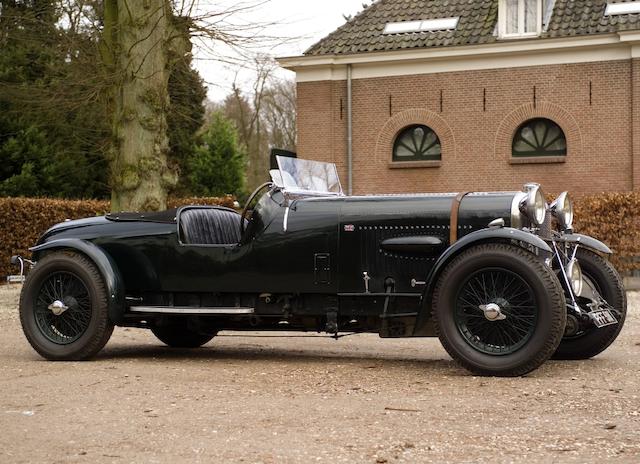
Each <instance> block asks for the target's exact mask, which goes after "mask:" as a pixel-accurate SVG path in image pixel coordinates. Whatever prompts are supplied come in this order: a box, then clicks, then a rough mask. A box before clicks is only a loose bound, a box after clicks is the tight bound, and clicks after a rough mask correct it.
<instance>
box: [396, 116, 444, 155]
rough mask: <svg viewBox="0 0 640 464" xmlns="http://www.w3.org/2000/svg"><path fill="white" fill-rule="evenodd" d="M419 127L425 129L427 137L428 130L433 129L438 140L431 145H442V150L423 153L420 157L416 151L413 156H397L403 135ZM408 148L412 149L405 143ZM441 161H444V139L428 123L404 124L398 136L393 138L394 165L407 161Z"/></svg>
mask: <svg viewBox="0 0 640 464" xmlns="http://www.w3.org/2000/svg"><path fill="white" fill-rule="evenodd" d="M417 128H422V129H424V130H425V137H426V136H427V134H428V131H431V132H432V133H433V135H435V137H436V142H435V143H434V144H432V145H431V146H433V145H435V144H437V145H438V146H439V147H440V152H439V153H438V154H437V155H423V156H420V157H417V156H416V154H415V153H414V156H411V157H398V156H396V151H397V149H398V145H399V144H400V139H401V138H402V136H403V135H404V134H405V133H406V132H409V131H413V130H415V129H417ZM403 145H404V146H405V147H406V148H407V149H408V150H411V148H410V147H408V146H407V145H405V144H403ZM440 161H442V141H441V140H440V136H439V135H438V133H437V132H436V131H435V130H434V129H433V128H431V127H429V126H427V125H426V124H420V123H415V124H409V125H407V126H404V127H403V128H402V129H400V130H399V131H398V132H397V133H396V136H395V137H394V139H393V147H392V149H391V162H392V163H393V164H394V165H403V164H406V163H424V162H437V163H439V162H440Z"/></svg>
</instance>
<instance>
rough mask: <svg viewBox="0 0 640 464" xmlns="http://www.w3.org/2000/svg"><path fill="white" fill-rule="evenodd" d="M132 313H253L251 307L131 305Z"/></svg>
mask: <svg viewBox="0 0 640 464" xmlns="http://www.w3.org/2000/svg"><path fill="white" fill-rule="evenodd" d="M129 311H131V312H133V313H160V314H187V315H189V314H193V315H199V314H253V313H254V309H253V308H235V307H233V308H191V307H188V306H131V307H130V308H129Z"/></svg>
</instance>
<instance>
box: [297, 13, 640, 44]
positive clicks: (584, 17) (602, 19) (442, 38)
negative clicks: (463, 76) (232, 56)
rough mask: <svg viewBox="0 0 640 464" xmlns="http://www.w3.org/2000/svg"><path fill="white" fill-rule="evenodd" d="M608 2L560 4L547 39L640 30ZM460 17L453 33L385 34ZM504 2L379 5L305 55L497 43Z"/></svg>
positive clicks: (634, 19) (639, 18)
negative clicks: (390, 28) (402, 25)
mask: <svg viewBox="0 0 640 464" xmlns="http://www.w3.org/2000/svg"><path fill="white" fill-rule="evenodd" d="M606 3H607V0H555V4H554V7H553V12H552V14H551V18H550V19H549V23H548V24H547V27H546V28H545V32H543V33H542V36H541V37H542V38H545V37H572V36H576V35H588V34H605V33H610V32H616V31H628V30H637V29H640V23H639V21H640V15H639V14H631V15H617V16H610V17H607V16H604V10H605V7H606ZM455 16H459V17H460V20H459V22H458V27H457V28H456V30H453V31H435V32H422V33H408V34H383V31H384V28H385V25H386V24H387V23H390V22H399V21H416V20H423V19H438V18H449V17H455ZM497 20H498V0H378V1H376V2H374V3H373V4H372V5H370V6H369V7H368V8H365V9H364V10H363V11H362V12H360V13H359V14H358V15H356V16H355V17H354V18H353V19H351V20H350V21H348V22H347V23H345V24H344V25H343V26H341V27H339V28H338V29H336V30H335V31H334V32H332V33H331V34H329V35H328V36H326V37H325V38H323V39H322V40H320V41H319V42H318V43H316V44H315V45H313V46H311V47H310V48H309V49H308V50H307V51H306V52H305V55H340V54H347V53H349V54H351V53H366V52H375V51H382V50H403V49H412V48H428V47H449V46H457V45H469V44H487V43H493V42H497V41H498V40H499V39H498V38H497V37H496V36H495V35H494V31H495V26H496V22H497Z"/></svg>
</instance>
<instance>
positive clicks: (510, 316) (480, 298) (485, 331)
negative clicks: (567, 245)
mask: <svg viewBox="0 0 640 464" xmlns="http://www.w3.org/2000/svg"><path fill="white" fill-rule="evenodd" d="M432 301H433V306H432V307H433V317H434V322H435V326H436V331H437V334H438V337H439V338H440V341H441V342H442V345H443V347H444V348H445V350H446V351H447V352H448V353H449V355H450V356H451V357H452V358H453V359H455V360H457V361H458V362H459V363H460V364H462V365H463V366H464V367H465V368H466V369H468V370H469V371H471V372H472V373H474V374H478V375H491V376H501V377H514V376H520V375H524V374H526V373H528V372H531V371H533V370H534V369H536V368H538V367H539V366H540V365H542V364H543V363H544V362H545V361H546V360H547V359H549V358H550V357H551V355H552V354H553V353H554V352H555V351H556V348H557V347H558V344H559V343H560V340H561V339H562V335H563V333H564V330H565V324H566V302H565V297H564V291H563V289H562V286H561V285H560V282H559V281H558V279H557V277H556V276H555V274H554V273H553V272H552V271H551V269H549V268H548V267H547V266H545V264H544V263H543V262H542V260H541V259H540V258H538V257H536V256H535V255H533V254H532V253H530V252H528V251H526V250H524V249H522V248H519V247H517V246H513V245H507V244H487V245H479V246H475V247H473V248H470V249H468V250H466V251H463V252H462V253H461V254H460V255H459V256H457V257H456V258H454V259H453V261H452V262H451V263H450V264H449V265H448V266H447V267H446V268H445V270H444V271H443V273H442V274H441V276H440V277H439V279H438V282H437V284H436V287H435V291H434V294H433V300H432ZM489 303H493V304H494V305H496V306H497V307H499V308H500V310H499V311H498V312H497V313H496V312H494V313H493V314H490V312H489V311H485V310H484V309H481V308H480V305H488V304H489ZM494 307H495V306H494ZM485 309H487V308H485ZM500 314H502V315H500ZM489 316H492V317H496V316H497V318H496V319H493V320H489ZM503 316H504V318H503V319H502V320H500V318H502V317H503Z"/></svg>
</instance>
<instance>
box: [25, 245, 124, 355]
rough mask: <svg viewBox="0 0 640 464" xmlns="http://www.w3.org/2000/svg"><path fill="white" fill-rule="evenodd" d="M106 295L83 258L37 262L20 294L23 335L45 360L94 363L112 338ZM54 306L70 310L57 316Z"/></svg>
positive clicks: (61, 254)
mask: <svg viewBox="0 0 640 464" xmlns="http://www.w3.org/2000/svg"><path fill="white" fill-rule="evenodd" d="M107 295H108V293H107V290H106V287H105V284H104V281H103V279H102V276H101V275H100V272H99V271H98V269H97V268H96V267H95V265H94V264H93V263H92V262H91V261H90V260H89V259H88V258H86V257H85V256H84V255H81V254H78V253H73V252H68V251H57V252H53V253H50V254H48V255H46V256H45V257H44V258H42V259H41V260H40V261H38V263H37V264H36V266H35V267H34V269H33V270H32V271H31V272H30V273H29V275H28V276H27V279H26V281H25V283H24V286H23V288H22V293H21V295H20V323H21V324H22V330H23V332H24V334H25V336H26V338H27V340H28V341H29V343H30V344H31V346H32V347H33V349H34V350H36V351H37V352H38V353H39V354H40V355H41V356H42V357H43V358H45V359H48V360H51V361H84V360H87V359H90V358H92V357H94V356H95V355H96V354H97V353H98V352H99V351H100V350H101V349H102V348H103V347H104V346H105V345H106V343H107V341H109V338H110V337H111V334H112V333H113V324H112V323H111V321H110V320H109V314H108V303H107V302H108V299H107ZM52 300H53V301H52ZM54 302H56V303H60V304H61V305H64V306H65V307H67V309H65V310H64V312H62V313H61V314H59V315H56V314H54V312H53V310H51V309H49V308H51V307H53V306H54V304H55V303H54ZM47 303H48V305H47Z"/></svg>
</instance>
